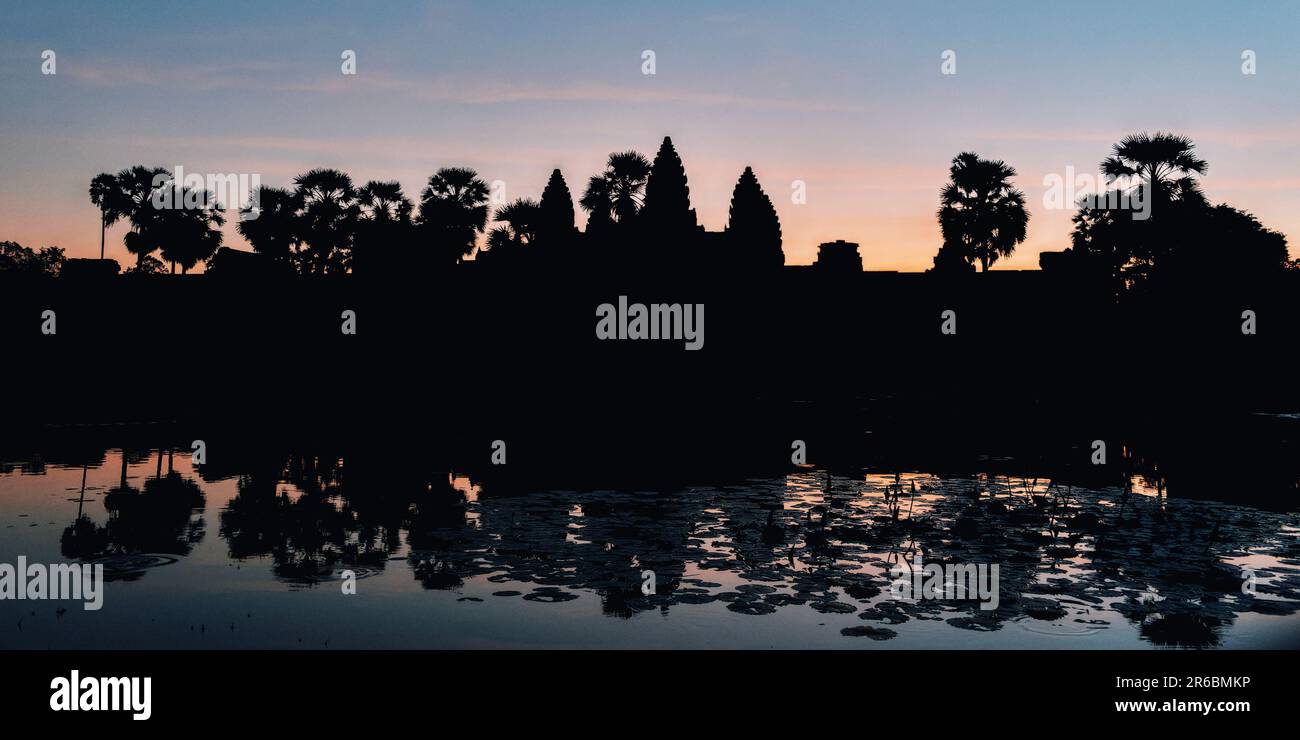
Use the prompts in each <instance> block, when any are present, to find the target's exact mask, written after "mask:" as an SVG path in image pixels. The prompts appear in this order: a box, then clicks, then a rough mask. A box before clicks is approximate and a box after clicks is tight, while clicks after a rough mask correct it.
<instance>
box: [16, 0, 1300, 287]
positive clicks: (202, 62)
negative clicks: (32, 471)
mask: <svg viewBox="0 0 1300 740" xmlns="http://www.w3.org/2000/svg"><path fill="white" fill-rule="evenodd" d="M45 50H51V51H53V52H55V64H56V67H55V72H56V73H55V74H53V75H47V74H42V69H41V68H42V53H43V52H44V51H45ZM344 50H352V51H354V52H355V54H356V74H355V75H344V74H343V72H342V69H341V67H342V64H343V60H342V58H341V57H342V54H343V52H344ZM646 50H651V51H653V52H654V62H655V69H654V72H655V73H654V74H653V75H647V74H643V52H645V51H646ZM1246 50H1250V51H1252V52H1254V63H1255V74H1243V59H1242V57H1243V52H1245V51H1246ZM946 51H951V52H953V54H954V55H955V56H954V57H953V58H955V62H956V65H955V72H956V73H955V74H943V69H942V66H943V64H944V54H945V52H946ZM1157 130H1170V131H1174V132H1177V133H1181V134H1185V135H1187V136H1189V137H1191V138H1192V139H1193V140H1194V141H1195V143H1196V144H1197V152H1198V153H1199V154H1200V156H1201V157H1203V158H1204V159H1206V160H1208V162H1209V171H1208V174H1207V175H1206V176H1205V177H1204V179H1203V185H1204V189H1205V190H1206V193H1207V195H1208V196H1209V197H1210V199H1211V200H1212V201H1214V202H1216V203H1218V202H1227V203H1229V204H1231V205H1233V206H1235V207H1238V208H1242V209H1245V210H1248V211H1250V212H1251V213H1253V214H1255V215H1256V216H1257V217H1258V218H1259V219H1260V220H1261V221H1262V222H1263V223H1264V224H1265V225H1266V226H1268V227H1270V228H1273V229H1275V230H1278V231H1281V232H1282V233H1284V234H1286V236H1287V237H1288V240H1289V241H1290V243H1291V249H1292V255H1293V256H1296V255H1297V254H1300V207H1297V206H1300V3H1295V2H1252V3H1223V2H1200V1H1198V0H1192V1H1190V2H1189V1H1188V0H1183V1H1181V2H1142V3H1133V2H1114V3H1112V2H1090V3H1086V4H1079V3H1043V2H1022V3H1001V2H989V1H987V0H985V1H981V2H962V3H955V2H954V3H942V2H923V1H920V0H918V1H916V2H850V1H838V0H836V1H830V0H828V1H826V2H817V1H816V0H809V1H808V2H765V1H761V0H760V1H755V0H751V1H749V2H708V1H707V0H690V1H687V2H676V1H674V0H660V1H658V2H622V1H618V0H602V1H598V2H587V1H586V0H565V1H564V2H555V3H538V2H517V1H515V0H495V1H494V2H491V3H483V2H419V3H417V2H395V1H383V0H377V1H373V2H328V1H322V0H316V1H314V2H300V1H298V0H279V1H277V2H266V3H253V2H241V1H239V0H227V1H226V2H221V3H206V4H195V3H168V4H157V3H147V4H146V3H136V2H114V3H103V2H59V1H58V0H42V2H39V3H36V2H24V3H18V2H9V1H8V0H6V2H5V3H4V6H3V9H0V175H2V176H0V240H14V241H18V242H20V243H22V244H24V245H26V246H29V247H37V246H46V245H56V246H61V247H63V248H65V249H66V250H67V252H68V255H69V256H97V254H98V250H99V214H98V211H97V210H96V209H95V207H94V206H93V205H92V204H91V203H90V201H89V199H88V197H87V188H88V186H89V182H90V179H91V178H92V177H93V176H94V175H95V174H97V173H99V172H105V171H108V172H116V171H117V170H120V169H122V168H124V167H127V166H130V165H134V164H145V165H150V166H162V167H166V168H168V169H172V168H175V167H176V166H178V165H179V166H181V167H183V168H184V169H185V170H186V171H187V172H197V173H245V174H257V175H258V176H260V179H261V182H262V184H264V185H277V186H287V185H289V184H290V182H291V180H292V178H293V177H294V176H295V175H297V174H299V173H301V172H305V171H307V170H309V169H311V168H314V167H335V168H339V169H342V170H344V171H346V172H348V173H349V174H350V175H351V176H352V178H353V180H354V181H355V182H356V183H358V184H361V183H364V182H365V181H367V180H372V179H377V180H392V179H396V180H398V181H400V182H401V184H402V185H403V187H404V189H405V191H406V193H407V195H408V196H409V197H411V198H412V199H416V198H418V195H419V191H420V190H421V189H422V188H423V186H424V183H425V181H426V180H427V179H428V177H429V175H430V174H432V173H433V172H434V171H436V170H437V169H438V168H440V167H446V166H468V167H472V168H474V169H476V170H477V171H478V172H479V174H480V176H482V177H483V178H484V179H485V180H487V181H489V182H491V181H495V180H500V181H501V182H502V183H504V186H505V192H504V194H505V196H506V197H507V198H509V199H513V198H517V197H532V198H537V197H539V196H540V194H541V191H542V188H543V187H544V186H545V184H546V180H547V178H548V177H549V175H550V172H551V170H552V169H553V168H556V167H558V168H560V169H561V171H562V172H563V173H564V175H565V178H566V179H567V181H568V183H569V187H570V189H571V190H572V191H573V193H574V196H575V198H576V197H577V196H578V195H580V191H581V189H582V187H583V185H584V184H585V182H586V180H587V178H588V177H589V176H591V175H592V174H595V173H597V172H598V171H600V170H601V169H602V168H603V164H604V160H605V158H606V157H607V156H608V154H609V153H610V152H613V151H622V150H626V149H636V150H639V151H641V152H643V153H645V154H646V155H647V156H649V157H652V156H653V155H654V152H655V151H656V150H657V148H658V146H659V142H660V141H661V139H662V138H663V137H664V136H665V135H668V136H671V137H672V139H673V142H674V144H675V145H676V148H677V151H678V153H679V154H680V155H681V157H682V159H683V161H684V163H685V166H686V173H687V176H688V178H689V184H690V189H691V200H692V204H693V205H694V207H695V209H696V211H697V214H698V216H699V219H700V221H701V223H703V224H704V225H705V226H706V227H707V228H708V229H710V230H721V229H722V228H723V227H725V225H726V220H727V209H728V205H729V202H730V197H731V191H732V188H733V187H734V186H735V183H736V179H737V178H738V177H739V175H740V173H741V171H742V170H743V169H744V168H745V166H747V165H749V166H752V167H753V168H754V171H755V173H756V174H757V176H758V178H759V182H760V183H761V184H762V186H763V187H764V189H765V191H766V192H767V193H768V194H769V196H771V198H772V201H773V203H774V205H775V206H776V209H777V213H778V214H779V216H780V219H781V225H782V230H783V234H784V243H785V246H784V248H785V253H786V263H787V264H807V263H810V262H812V261H813V259H815V257H816V251H817V245H818V244H819V243H820V242H823V241H829V240H834V239H845V240H848V241H853V242H857V243H859V244H860V245H861V253H862V257H863V263H864V268H865V269H868V270H923V269H926V268H928V267H929V266H930V265H931V261H932V259H933V257H934V254H935V252H936V251H937V249H938V246H939V242H940V237H939V227H938V224H937V221H936V218H935V213H936V211H937V209H938V200H939V192H940V190H941V189H942V187H943V185H944V183H945V181H946V179H947V175H948V166H949V163H950V162H951V160H952V158H953V157H954V156H956V155H957V154H958V153H959V152H963V151H974V152H976V153H977V154H979V155H980V156H982V157H985V158H992V159H1001V160H1005V161H1006V162H1007V163H1008V164H1010V165H1011V166H1013V167H1015V168H1016V170H1017V171H1018V176H1017V178H1016V179H1015V183H1016V185H1017V186H1018V187H1019V188H1021V189H1022V190H1024V191H1025V193H1026V199H1027V202H1028V204H1029V208H1030V214H1031V218H1030V222H1029V228H1028V238H1027V239H1026V241H1025V242H1024V243H1023V244H1021V245H1020V246H1019V248H1018V249H1017V250H1016V252H1015V254H1014V255H1013V256H1012V257H1010V258H1008V259H1006V260H1004V261H1003V262H1000V263H998V265H997V266H998V267H1002V268H1010V269H1032V268H1035V267H1037V264H1038V253H1039V252H1040V251H1043V250H1048V249H1062V248H1065V247H1066V246H1069V236H1070V230H1071V223H1070V217H1071V215H1072V213H1073V211H1072V210H1071V209H1068V208H1052V207H1048V205H1047V203H1046V202H1045V198H1044V196H1045V194H1046V191H1047V190H1048V187H1047V186H1046V185H1045V184H1044V179H1045V178H1046V177H1049V176H1051V175H1057V176H1060V177H1064V176H1065V175H1066V173H1067V172H1070V171H1073V172H1074V173H1076V174H1085V173H1086V174H1091V175H1095V174H1096V173H1097V171H1098V163H1099V162H1100V161H1101V160H1102V159H1103V158H1105V157H1106V156H1107V155H1108V154H1109V150H1110V147H1111V145H1112V144H1113V143H1114V142H1116V141H1118V140H1119V139H1120V138H1121V137H1123V136H1124V135H1126V134H1130V133H1136V132H1141V131H1151V132H1154V131H1157ZM796 182H802V183H804V187H803V192H804V193H805V194H806V202H803V203H797V202H794V201H795V200H796V198H795V197H794V196H795V194H796V191H797V190H798V187H797V186H796V184H795V183H796ZM236 220H237V219H235V218H231V219H230V223H229V224H228V225H227V228H226V230H227V234H226V244H227V245H228V246H233V247H235V248H240V249H247V248H248V245H247V244H246V243H245V242H244V240H243V239H242V238H241V237H239V236H238V234H236V233H235V232H234V230H233V224H234V222H235V221H236ZM583 221H585V216H584V215H582V214H581V212H580V214H579V222H580V223H582V222H583ZM125 230H126V227H125V226H124V225H118V226H115V227H114V228H112V229H110V231H109V233H108V256H109V257H115V258H117V259H118V260H119V261H120V262H123V263H127V262H130V261H132V258H130V257H129V255H127V253H126V251H125V248H124V247H123V246H122V236H123V234H124V233H125Z"/></svg>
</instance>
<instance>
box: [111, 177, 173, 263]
mask: <svg viewBox="0 0 1300 740" xmlns="http://www.w3.org/2000/svg"><path fill="white" fill-rule="evenodd" d="M114 179H115V180H116V181H117V195H116V196H115V199H116V201H117V202H116V204H115V207H116V209H117V210H118V212H120V213H121V214H122V215H123V216H124V217H125V218H126V219H127V221H129V222H130V224H131V230H130V231H129V232H127V234H126V235H125V236H124V237H123V238H122V241H123V243H124V244H125V245H126V249H127V251H128V252H130V253H131V254H134V255H135V258H136V267H137V268H138V267H140V266H141V265H142V264H143V263H144V258H145V257H147V256H149V254H151V253H152V252H154V251H155V250H157V249H159V248H160V247H161V246H162V245H161V244H160V242H159V240H158V234H157V233H156V232H157V224H158V221H159V218H160V214H162V212H163V210H164V209H160V208H156V207H155V206H154V202H153V201H154V194H155V193H156V192H158V191H160V190H161V189H163V188H170V187H171V173H170V172H169V171H168V170H166V169H164V168H162V167H144V166H142V165H136V166H134V167H128V168H126V169H124V170H122V171H121V172H118V173H117V175H115V176H114Z"/></svg>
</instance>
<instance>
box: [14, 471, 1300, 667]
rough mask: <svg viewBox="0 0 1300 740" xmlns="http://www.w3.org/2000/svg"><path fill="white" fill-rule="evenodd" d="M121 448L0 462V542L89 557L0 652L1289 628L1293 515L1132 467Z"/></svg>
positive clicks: (1110, 635)
mask: <svg viewBox="0 0 1300 740" xmlns="http://www.w3.org/2000/svg"><path fill="white" fill-rule="evenodd" d="M126 457H127V459H126V465H125V468H124V467H123V453H122V451H120V450H109V451H108V452H107V453H106V454H104V455H99V456H97V457H96V459H95V460H94V461H93V462H92V463H91V464H88V465H86V466H85V467H84V468H83V466H82V465H79V464H78V465H57V464H53V463H51V464H43V463H41V462H39V461H36V460H22V461H16V462H15V461H10V464H9V465H8V466H6V467H5V468H4V469H3V472H0V562H5V563H11V564H12V563H15V562H16V559H17V557H18V556H19V555H25V556H26V557H27V559H28V561H29V562H45V563H54V562H63V561H82V562H98V563H103V564H104V565H105V568H106V571H107V572H108V574H109V575H108V582H107V584H106V585H105V594H104V606H103V608H102V609H101V610H100V611H83V610H82V609H81V607H80V604H79V603H76V602H70V601H62V602H55V601H22V602H19V601H0V648H5V649H10V648H33V649H46V648H55V649H76V648H121V649H137V648H162V649H183V648H200V649H227V648H296V647H302V648H328V649H346V648H395V649H400V648H697V647H722V648H866V649H889V648H971V649H978V648H1066V649H1072V648H1081V649H1097V648H1155V647H1208V648H1261V649H1271V648H1297V647H1300V515H1298V514H1297V512H1296V511H1295V510H1294V509H1292V510H1284V511H1281V512H1277V511H1264V510H1259V509H1254V508H1250V507H1246V506H1238V505H1233V504H1227V503H1220V502H1214V501H1195V500H1185V499H1179V498H1176V497H1175V498H1171V497H1169V496H1167V495H1166V494H1165V492H1164V491H1163V490H1162V489H1161V488H1160V487H1159V486H1153V485H1152V484H1150V483H1148V482H1147V481H1144V480H1143V479H1140V478H1134V479H1133V483H1132V485H1131V486H1130V487H1129V490H1125V489H1123V488H1099V489H1091V488H1080V487H1077V486H1066V485H1056V484H1053V482H1052V481H1050V480H1046V479H1038V480H1032V479H1022V478H1016V477H1012V478H1008V477H993V478H990V477H988V476H986V475H980V476H970V475H954V476H948V475H936V474H928V473H915V472H912V473H901V474H898V475H897V476H896V475H895V474H893V473H885V474H864V475H859V476H856V477H853V478H850V477H844V476H828V475H827V473H826V472H825V471H822V470H817V469H812V468H809V469H806V470H803V471H800V472H797V473H794V474H791V475H788V476H784V477H776V478H766V479H755V480H746V481H737V482H735V483H733V484H730V485H718V486H713V485H710V486H697V487H686V488H681V489H676V490H671V491H609V490H581V491H564V490H542V491H539V490H529V489H527V488H517V487H514V486H512V485H509V484H499V483H498V484H489V483H482V484H479V483H477V482H475V481H471V480H470V479H468V478H466V477H464V476H458V475H454V474H450V475H449V474H443V475H441V476H437V475H435V476H432V477H430V478H428V479H427V480H426V481H425V482H423V483H422V484H421V485H419V486H412V485H409V481H407V480H403V481H402V482H401V483H394V482H393V481H392V480H390V479H388V478H386V477H384V476H370V475H366V474H365V473H366V471H364V470H361V469H359V468H358V467H357V466H350V465H349V464H348V461H347V460H344V459H342V458H339V459H331V458H328V457H290V458H289V459H287V460H284V461H282V463H283V464H281V461H276V462H275V463H274V464H272V465H262V466H259V467H257V468H255V469H252V470H251V472H250V471H240V474H238V475H230V476H228V477H220V476H218V475H217V474H216V473H215V472H213V471H209V470H206V469H199V470H195V469H193V468H192V466H191V465H190V458H189V456H188V454H182V453H178V454H177V455H176V456H175V458H174V460H173V461H172V464H171V466H172V468H173V472H172V473H171V474H169V473H168V464H167V462H166V461H165V460H164V462H163V464H162V466H161V475H160V474H159V471H160V466H159V459H158V458H159V456H158V453H157V452H154V453H152V455H150V454H149V453H144V452H141V453H128V454H127V456H126ZM388 465H390V466H391V467H393V468H402V467H403V465H404V461H402V460H391V461H388ZM124 469H125V480H126V487H125V489H122V476H123V470H124ZM83 474H84V481H85V483H84V490H83ZM205 476H208V477H205ZM209 478H211V479H209ZM1284 508H1285V507H1284ZM79 511H80V512H81V514H82V518H81V519H78V512H79ZM918 554H919V555H920V557H921V558H922V560H923V561H924V562H926V563H936V562H942V561H950V562H957V563H972V564H981V563H983V564H988V565H991V564H997V565H998V567H999V579H998V585H999V590H998V595H999V603H998V607H997V608H996V609H990V610H986V609H981V608H980V605H979V604H978V603H976V602H973V601H956V600H948V599H938V600H920V601H910V600H900V599H896V598H894V597H893V596H892V595H891V589H890V585H891V581H892V580H893V579H894V578H895V577H896V576H897V575H898V574H899V573H901V572H902V571H897V570H894V569H896V568H899V567H903V568H906V567H908V564H909V563H914V562H915V561H916V558H917V556H918ZM345 571H351V572H352V574H353V575H354V576H355V581H353V583H354V584H355V594H346V593H344V591H345V584H347V583H348V579H347V578H346V577H345V575H344V572H345ZM646 571H653V573H654V585H655V588H656V592H655V593H653V594H651V595H645V594H643V593H642V584H643V582H644V580H645V576H644V575H643V574H644V572H646ZM1251 575H1253V579H1252V578H1248V576H1251ZM1251 591H1253V593H1250V592H1251Z"/></svg>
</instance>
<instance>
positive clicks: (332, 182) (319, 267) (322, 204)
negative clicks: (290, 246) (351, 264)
mask: <svg viewBox="0 0 1300 740" xmlns="http://www.w3.org/2000/svg"><path fill="white" fill-rule="evenodd" d="M293 183H294V186H295V189H294V197H295V199H296V200H297V202H298V205H299V208H300V209H301V212H300V216H301V220H300V221H299V227H300V231H299V235H300V239H301V241H302V242H303V244H305V245H306V248H305V250H304V252H305V254H303V255H302V257H303V262H302V264H301V265H300V269H301V271H302V272H303V273H304V274H316V275H324V274H327V273H340V272H346V271H347V268H348V261H349V259H350V257H351V254H350V252H351V249H352V237H353V231H354V229H355V226H356V220H357V217H358V215H359V214H360V206H359V205H358V204H357V190H356V188H355V187H353V186H352V178H351V177H348V175H347V174H346V173H343V172H340V171H338V170H333V169H315V170H311V171H310V172H307V173H304V174H301V175H299V176H297V177H296V178H294V180H293Z"/></svg>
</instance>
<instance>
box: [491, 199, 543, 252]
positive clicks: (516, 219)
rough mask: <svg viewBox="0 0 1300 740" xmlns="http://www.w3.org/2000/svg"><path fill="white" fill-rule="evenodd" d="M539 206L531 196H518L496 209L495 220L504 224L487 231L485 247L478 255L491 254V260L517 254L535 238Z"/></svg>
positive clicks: (538, 219) (539, 211) (539, 214)
mask: <svg viewBox="0 0 1300 740" xmlns="http://www.w3.org/2000/svg"><path fill="white" fill-rule="evenodd" d="M540 217H541V206H540V204H539V203H538V202H537V201H535V200H532V199H531V198H519V199H518V200H515V201H514V202H512V203H508V204H506V205H504V206H501V207H500V208H498V209H497V212H496V215H495V216H494V218H495V220H496V221H498V222H500V223H502V224H504V225H502V226H497V227H494V228H493V229H492V230H491V231H489V232H488V240H487V249H486V251H485V252H480V253H479V257H480V258H482V257H483V256H484V255H485V254H487V255H491V257H489V259H490V260H491V261H493V262H495V261H497V260H499V259H501V258H503V257H507V256H509V255H515V254H518V253H519V251H520V250H521V249H522V248H523V247H524V246H526V245H528V244H531V243H532V242H533V241H534V240H535V239H536V238H537V225H538V222H539V221H540V220H541V218H540Z"/></svg>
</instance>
